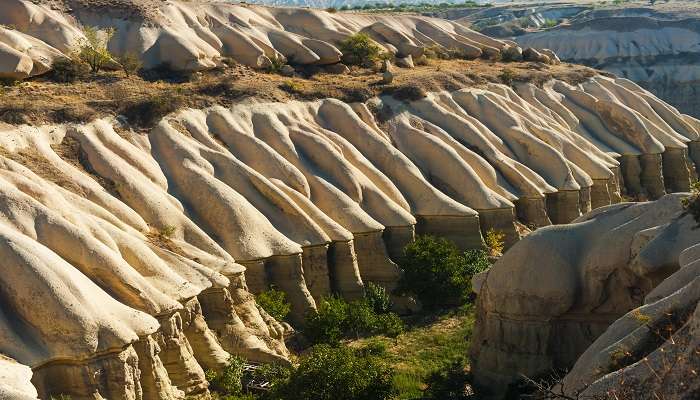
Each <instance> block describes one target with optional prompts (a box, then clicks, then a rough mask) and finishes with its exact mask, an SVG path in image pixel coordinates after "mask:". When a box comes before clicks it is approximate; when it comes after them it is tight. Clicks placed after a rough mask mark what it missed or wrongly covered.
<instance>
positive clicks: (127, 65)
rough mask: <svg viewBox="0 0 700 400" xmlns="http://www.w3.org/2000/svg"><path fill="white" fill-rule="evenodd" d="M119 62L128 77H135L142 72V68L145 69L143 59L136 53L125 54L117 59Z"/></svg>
mask: <svg viewBox="0 0 700 400" xmlns="http://www.w3.org/2000/svg"><path fill="white" fill-rule="evenodd" d="M117 61H118V62H119V65H121V67H122V71H124V74H126V76H127V77H129V76H131V75H135V74H136V73H137V72H139V70H141V67H143V63H142V62H141V58H139V56H138V55H136V54H134V53H124V54H122V55H121V56H119V57H118V58H117Z"/></svg>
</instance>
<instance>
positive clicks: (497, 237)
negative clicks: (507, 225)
mask: <svg viewBox="0 0 700 400" xmlns="http://www.w3.org/2000/svg"><path fill="white" fill-rule="evenodd" d="M505 238H506V234H505V233H503V232H501V231H497V230H495V229H493V228H491V229H489V230H488V231H487V232H486V236H485V237H484V240H485V241H486V247H487V248H488V250H489V255H490V256H491V257H498V256H501V255H503V250H504V249H505Z"/></svg>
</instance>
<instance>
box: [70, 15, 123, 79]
mask: <svg viewBox="0 0 700 400" xmlns="http://www.w3.org/2000/svg"><path fill="white" fill-rule="evenodd" d="M115 32H116V31H115V29H114V28H108V29H106V30H104V31H100V30H99V29H98V28H96V27H92V26H86V27H85V28H83V34H84V35H85V39H83V40H82V41H81V42H80V43H79V44H78V57H79V58H80V60H82V61H83V62H84V63H86V64H87V65H89V66H90V70H91V71H92V73H93V74H97V73H99V72H100V71H101V70H102V69H103V68H104V67H105V66H106V65H107V63H109V62H110V61H112V54H111V53H110V52H109V50H108V49H107V43H109V41H110V39H112V36H114V33H115Z"/></svg>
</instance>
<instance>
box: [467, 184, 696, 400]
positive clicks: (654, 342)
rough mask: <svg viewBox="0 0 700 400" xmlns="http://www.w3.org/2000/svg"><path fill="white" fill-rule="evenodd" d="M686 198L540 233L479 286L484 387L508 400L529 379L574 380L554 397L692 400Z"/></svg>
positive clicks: (625, 206)
mask: <svg viewBox="0 0 700 400" xmlns="http://www.w3.org/2000/svg"><path fill="white" fill-rule="evenodd" d="M685 196H686V195H683V194H674V195H666V196H665V197H663V198H662V199H660V200H657V201H655V202H646V203H637V204H635V203H621V204H616V205H612V206H607V207H603V208H600V209H597V210H594V211H593V212H591V213H589V214H587V215H584V216H583V217H581V218H579V219H577V220H575V221H574V222H573V223H572V224H570V225H562V226H556V227H548V228H543V229H540V230H538V231H536V232H534V233H532V234H531V235H529V236H528V237H527V238H525V239H524V240H522V241H521V242H519V243H518V244H516V245H515V246H514V247H513V248H512V249H511V250H510V251H509V252H507V253H506V254H505V255H504V256H503V257H502V258H501V259H500V260H499V261H498V262H497V263H496V264H495V265H494V266H493V267H492V268H491V269H490V270H489V271H488V272H486V273H484V274H483V275H484V276H480V277H479V280H480V281H482V283H481V285H480V286H479V301H478V319H477V328H476V334H475V337H474V341H473V345H472V349H471V353H472V361H473V367H474V371H475V372H474V373H475V377H476V381H477V384H478V385H480V387H482V388H485V390H486V391H487V392H489V391H490V394H492V395H496V397H502V396H504V395H506V394H507V390H506V389H507V388H508V384H513V385H515V384H516V383H517V382H519V381H521V380H522V379H523V376H525V377H529V378H532V379H538V378H547V377H548V376H550V375H552V374H556V373H557V372H559V371H569V373H568V375H566V377H565V378H564V379H563V380H562V381H561V382H559V383H558V385H557V386H556V387H555V388H554V389H553V390H554V392H556V393H562V394H563V395H566V396H573V397H577V396H578V397H581V398H589V397H591V398H597V397H596V396H599V397H601V396H602V397H601V398H608V397H615V396H617V397H619V398H635V399H636V398H639V399H647V398H656V397H655V396H658V397H664V398H677V399H686V398H687V399H690V398H693V397H694V396H695V395H696V394H697V377H695V376H694V373H693V371H695V368H696V367H697V360H698V359H697V340H698V335H697V332H696V329H695V325H697V321H696V320H697V318H696V314H697V311H696V308H697V305H698V296H697V290H696V289H697V287H696V286H697V280H698V277H697V276H698V275H697V271H696V270H695V269H694V268H693V267H694V266H695V264H697V263H696V262H695V261H696V258H697V251H696V248H697V243H698V242H700V235H698V230H697V229H696V228H697V222H696V221H695V219H694V217H693V216H692V215H691V214H689V213H687V212H685V211H684V210H683V208H682V205H681V200H682V199H683V197H685ZM552 243H557V245H556V246H552V245H551V244H552ZM533 254H537V257H533V256H532V255H533ZM535 259H536V261H535ZM543 277H547V279H543ZM499 389H500V390H499Z"/></svg>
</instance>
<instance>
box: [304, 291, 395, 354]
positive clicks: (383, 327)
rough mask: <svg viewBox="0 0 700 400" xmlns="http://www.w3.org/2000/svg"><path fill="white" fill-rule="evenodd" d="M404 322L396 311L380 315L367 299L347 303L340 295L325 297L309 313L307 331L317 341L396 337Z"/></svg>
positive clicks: (305, 331) (310, 339)
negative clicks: (371, 336) (382, 336)
mask: <svg viewBox="0 0 700 400" xmlns="http://www.w3.org/2000/svg"><path fill="white" fill-rule="evenodd" d="M403 330H404V323H403V321H402V320H401V318H399V317H398V316H397V315H396V314H394V313H383V314H378V313H377V312H375V310H374V308H373V307H372V305H371V304H370V303H369V302H368V301H367V299H360V300H355V301H353V302H350V303H348V302H346V301H345V300H343V299H340V298H337V297H328V298H325V299H322V300H321V301H320V302H319V303H318V304H317V310H316V311H310V312H309V313H308V314H307V315H306V320H305V324H304V334H305V336H306V338H307V339H308V340H309V341H310V342H311V343H313V344H319V343H323V344H331V345H337V344H338V343H340V341H341V340H342V339H347V338H355V339H357V338H360V337H363V336H368V335H375V334H384V335H387V336H391V337H396V336H398V335H399V334H401V333H402V332H403Z"/></svg>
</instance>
